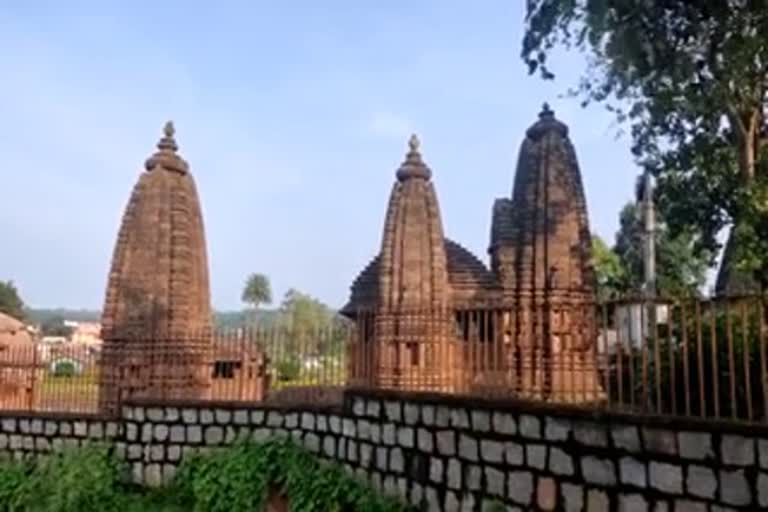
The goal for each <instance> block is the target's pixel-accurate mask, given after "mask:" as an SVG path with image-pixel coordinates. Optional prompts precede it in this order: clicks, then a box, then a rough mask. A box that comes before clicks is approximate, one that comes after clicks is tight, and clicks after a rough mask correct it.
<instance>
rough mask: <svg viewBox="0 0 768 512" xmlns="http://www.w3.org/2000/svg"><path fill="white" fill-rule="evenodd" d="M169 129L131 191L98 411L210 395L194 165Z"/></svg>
mask: <svg viewBox="0 0 768 512" xmlns="http://www.w3.org/2000/svg"><path fill="white" fill-rule="evenodd" d="M177 151H178V146H177V144H176V141H175V139H174V128H173V125H172V124H171V123H170V122H169V123H167V124H166V126H165V130H164V136H163V137H162V138H161V139H160V142H159V143H158V144H157V151H156V152H155V153H154V154H153V155H152V156H151V157H150V158H149V159H147V161H146V163H145V171H144V172H143V173H142V174H141V176H140V177H139V180H138V182H137V183H136V185H135V186H134V188H133V193H132V194H131V197H130V200H129V201H128V205H127V207H126V209H125V213H124V215H123V220H122V224H121V226H120V231H119V233H118V237H117V243H116V245H115V250H114V254H113V258H112V266H111V270H110V273H109V278H108V284H107V291H106V299H105V301H104V309H103V312H102V339H103V340H104V346H103V357H104V363H105V364H104V366H103V367H104V369H105V370H104V375H103V376H102V379H103V382H102V386H101V397H100V407H101V408H102V409H104V410H111V409H112V408H114V407H115V406H116V404H118V403H119V401H120V399H122V398H125V397H127V396H129V395H130V396H142V397H156V396H158V395H160V396H161V397H163V398H196V397H200V396H202V395H203V394H204V393H205V390H206V386H207V378H208V375H207V374H208V371H207V367H206V357H208V354H207V352H208V350H209V347H210V344H211V328H212V325H211V322H212V311H211V305H210V291H209V284H208V261H207V255H206V243H205V230H204V228H203V216H202V212H201V208H200V201H199V199H198V194H197V190H196V187H195V182H194V180H193V178H192V175H191V174H190V172H189V165H188V164H187V162H186V161H185V160H184V159H182V158H181V156H179V154H178V153H177Z"/></svg>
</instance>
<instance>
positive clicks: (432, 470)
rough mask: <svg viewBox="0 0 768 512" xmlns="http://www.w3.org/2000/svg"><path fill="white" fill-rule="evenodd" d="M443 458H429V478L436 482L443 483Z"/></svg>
mask: <svg viewBox="0 0 768 512" xmlns="http://www.w3.org/2000/svg"><path fill="white" fill-rule="evenodd" d="M443 476H444V475H443V459H439V458H437V457H430V459H429V479H430V481H432V482H434V483H436V484H442V483H443Z"/></svg>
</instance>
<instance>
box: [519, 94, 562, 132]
mask: <svg viewBox="0 0 768 512" xmlns="http://www.w3.org/2000/svg"><path fill="white" fill-rule="evenodd" d="M550 131H554V132H556V133H558V134H559V135H560V136H562V137H567V136H568V126H566V125H565V123H563V122H561V121H560V120H558V119H557V118H555V112H554V111H553V110H552V109H551V108H550V106H549V103H547V102H544V104H543V105H542V107H541V112H539V120H538V121H536V123H534V125H533V126H531V127H530V128H528V131H527V132H526V135H528V137H530V138H532V139H538V138H539V137H541V136H542V135H544V134H545V133H548V132H550Z"/></svg>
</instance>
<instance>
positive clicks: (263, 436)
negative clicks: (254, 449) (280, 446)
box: [251, 427, 275, 443]
mask: <svg viewBox="0 0 768 512" xmlns="http://www.w3.org/2000/svg"><path fill="white" fill-rule="evenodd" d="M273 435H275V431H274V430H272V429H270V428H264V427H262V428H256V429H254V430H253V432H252V433H251V439H253V441H254V442H256V443H261V442H263V441H266V440H267V439H269V438H270V437H271V436H273Z"/></svg>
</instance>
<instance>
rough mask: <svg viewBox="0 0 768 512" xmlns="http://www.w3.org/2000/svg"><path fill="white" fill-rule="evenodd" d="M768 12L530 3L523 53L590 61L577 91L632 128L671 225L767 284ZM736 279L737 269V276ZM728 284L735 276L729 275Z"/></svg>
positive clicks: (728, 6)
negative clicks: (568, 54)
mask: <svg viewBox="0 0 768 512" xmlns="http://www.w3.org/2000/svg"><path fill="white" fill-rule="evenodd" d="M765 34H768V8H767V7H766V2H765V0H707V1H701V2H691V1H683V0H671V1H665V2H660V1H657V2H653V1H650V2H649V1H647V0H600V1H598V0H528V12H527V17H526V33H525V37H524V40H523V49H522V57H523V59H524V60H525V62H527V64H528V66H529V71H530V72H531V73H535V72H539V73H540V74H541V76H542V77H543V78H545V79H552V78H554V76H555V75H554V72H553V70H552V69H551V67H550V66H549V61H548V59H547V57H548V56H549V54H550V53H551V51H552V50H553V49H555V48H558V47H564V48H566V49H578V50H581V51H584V52H586V53H587V54H588V56H589V64H588V67H587V69H586V71H585V73H584V74H583V75H582V78H581V80H580V81H579V83H578V84H576V86H575V88H574V89H572V90H571V93H572V94H573V95H574V96H576V97H580V98H581V99H582V103H583V104H584V105H587V104H589V103H590V102H599V103H603V104H605V105H606V106H607V107H608V108H609V110H611V111H612V112H615V113H616V115H617V116H618V119H619V121H621V122H626V123H628V124H629V126H630V133H631V135H632V141H633V148H632V150H633V152H634V154H635V155H636V157H637V159H638V160H639V162H640V163H641V164H642V165H644V166H645V167H646V168H647V169H649V170H650V171H651V172H653V174H654V175H655V176H656V177H657V185H658V186H657V190H656V193H657V198H658V200H659V204H660V207H661V208H662V209H664V210H666V212H667V215H666V217H667V219H668V221H669V228H670V229H671V231H672V232H674V233H679V232H688V233H691V234H693V235H694V242H695V244H696V245H695V247H696V249H697V251H699V253H704V252H705V251H706V252H708V253H709V254H710V255H714V254H716V251H715V250H716V249H718V248H719V244H718V242H717V238H716V237H717V234H718V233H719V232H720V231H721V229H722V228H723V227H725V226H728V225H734V224H735V226H736V228H735V229H734V230H732V235H731V240H729V242H728V244H727V246H728V248H729V249H728V250H726V253H727V254H726V256H727V258H726V259H727V260H729V261H726V262H725V263H724V264H723V266H722V267H721V271H722V270H725V269H728V268H729V267H732V268H735V269H737V270H738V271H740V272H742V273H744V272H748V273H749V275H750V276H753V277H754V278H757V280H758V282H760V283H761V284H762V285H763V286H765V285H766V284H768V126H767V125H766V118H767V117H768V115H767V110H768V38H767V37H766V36H765ZM732 274H733V275H735V274H736V273H735V272H733V273H732ZM722 284H723V287H726V286H728V285H729V283H727V282H726V283H722Z"/></svg>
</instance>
